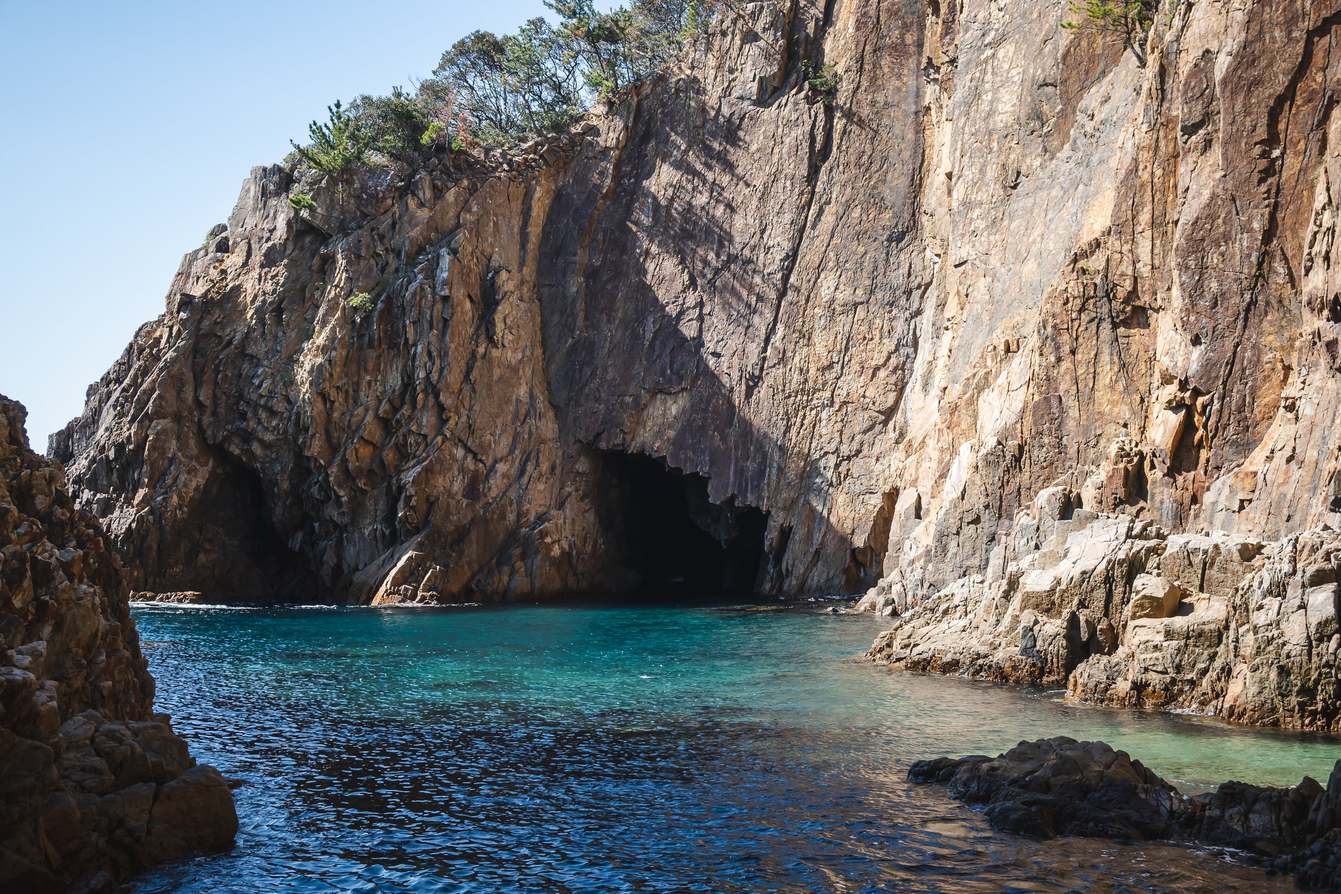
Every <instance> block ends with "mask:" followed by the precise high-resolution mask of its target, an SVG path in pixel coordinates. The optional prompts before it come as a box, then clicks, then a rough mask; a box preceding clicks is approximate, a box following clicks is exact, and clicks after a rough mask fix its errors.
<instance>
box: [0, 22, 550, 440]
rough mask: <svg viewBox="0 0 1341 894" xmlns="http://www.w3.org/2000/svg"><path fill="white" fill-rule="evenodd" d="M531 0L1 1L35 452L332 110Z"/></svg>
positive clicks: (3, 339) (5, 314) (5, 270)
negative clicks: (247, 197) (212, 233)
mask: <svg viewBox="0 0 1341 894" xmlns="http://www.w3.org/2000/svg"><path fill="white" fill-rule="evenodd" d="M543 11H544V10H543V7H542V4H541V2H540V0H489V2H483V3H478V2H460V0H436V2H430V0H388V2H373V3H369V2H367V0H363V2H358V3H355V2H348V0H290V2H286V0H271V2H262V0H232V2H230V3H226V4H212V3H200V2H194V3H187V2H183V0H175V2H166V0H130V2H121V3H110V2H104V0H96V2H95V0H85V2H69V0H23V2H20V0H0V109H2V110H3V114H4V116H5V126H4V128H3V130H4V132H5V136H4V137H3V138H0V276H3V284H2V290H0V296H3V297H0V302H2V304H0V393H3V394H5V395H8V396H9V397H12V398H16V399H18V400H21V401H23V403H24V404H26V405H27V407H28V411H29V417H28V434H29V436H30V437H31V439H32V441H33V446H34V448H36V449H37V450H44V449H45V447H46V436H47V435H48V434H49V433H50V432H51V431H53V430H55V429H57V428H60V427H61V426H62V425H64V424H65V423H66V422H67V421H68V420H69V419H70V418H71V417H73V416H75V415H77V414H78V412H79V410H80V409H81V407H82V405H83V400H84V390H85V388H86V387H87V386H88V384H89V383H90V382H93V381H94V380H95V379H97V378H98V377H100V376H101V375H102V374H103V373H104V372H105V371H106V370H107V367H109V366H110V365H111V363H112V361H113V360H115V359H116V358H117V356H118V355H119V354H120V352H121V350H122V348H124V347H125V345H126V343H127V342H129V340H130V337H131V335H132V334H134V332H135V330H136V328H137V327H138V326H139V325H140V324H141V323H143V322H144V321H145V320H148V319H151V318H153V317H155V316H157V315H158V314H159V313H161V312H162V310H163V298H164V294H165V293H166V291H167V287H168V284H169V283H170V282H171V280H172V275H173V273H175V272H176V270H177V265H178V263H179V262H180V261H181V257H182V255H183V254H184V253H186V252H187V251H188V250H190V249H192V248H195V247H197V246H198V245H199V244H200V242H201V240H202V239H203V238H204V235H205V233H206V231H207V230H208V229H209V228H210V227H211V226H212V225H214V224H215V223H218V222H219V221H222V220H224V219H225V218H226V217H227V216H228V213H229V211H231V210H232V207H233V202H234V200H235V199H236V198H237V192H238V188H239V187H240V185H241V183H242V180H243V178H244V177H245V176H246V174H247V171H248V170H249V169H250V168H251V166H252V165H256V164H265V163H269V162H273V161H278V160H280V159H281V158H283V157H284V155H285V153H286V152H288V150H289V142H288V141H289V139H290V138H294V139H297V138H299V137H301V136H303V135H304V134H305V133H306V131H307V122H308V121H310V120H311V119H312V118H314V117H317V116H319V115H323V114H325V108H326V105H327V104H328V103H330V102H331V101H333V100H335V99H345V100H348V99H350V98H352V97H354V96H356V95H358V94H360V93H380V92H385V91H387V90H389V89H390V88H391V87H392V86H394V85H397V84H401V85H407V84H408V83H409V82H410V80H411V78H416V77H422V76H424V75H426V74H427V73H428V72H430V71H432V69H433V67H434V66H435V65H436V64H437V61H438V57H439V56H440V55H441V54H442V51H443V50H444V49H446V48H447V47H448V46H450V45H451V44H452V42H453V41H455V40H456V39H457V38H458V37H460V36H462V35H464V34H466V33H468V32H470V31H473V30H475V29H476V28H487V29H490V30H494V31H508V30H511V29H513V28H515V27H516V26H517V25H518V24H519V23H521V22H522V21H523V20H525V19H527V18H529V17H531V16H534V15H539V14H541V13H542V12H543Z"/></svg>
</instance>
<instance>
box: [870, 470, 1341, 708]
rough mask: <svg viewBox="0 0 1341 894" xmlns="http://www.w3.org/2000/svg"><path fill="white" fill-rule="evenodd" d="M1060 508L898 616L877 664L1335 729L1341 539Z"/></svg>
mask: <svg viewBox="0 0 1341 894" xmlns="http://www.w3.org/2000/svg"><path fill="white" fill-rule="evenodd" d="M1069 505H1070V504H1069V500H1068V498H1067V495H1066V494H1065V493H1061V492H1058V491H1045V492H1044V493H1043V494H1042V495H1041V497H1040V499H1039V501H1038V503H1037V504H1036V506H1035V511H1034V513H1028V514H1022V515H1021V517H1020V518H1019V519H1018V520H1017V524H1016V526H1015V528H1014V530H1013V532H1012V539H1011V542H1010V546H1011V549H1009V550H1008V552H1010V553H1013V554H1017V555H1020V558H1019V559H1017V560H1015V561H1012V562H1010V563H1009V564H1008V565H1007V566H1006V567H1005V568H1004V569H993V570H989V572H988V574H987V575H985V576H984V575H978V576H974V577H966V578H962V579H960V580H959V581H956V582H955V583H954V584H951V585H950V586H949V587H947V588H946V589H945V590H943V591H942V592H941V593H939V594H937V595H936V596H934V597H932V598H931V599H928V600H927V601H925V602H924V603H922V604H921V605H919V606H917V607H915V608H913V609H910V610H908V611H907V612H906V613H904V614H903V615H901V616H900V617H899V618H898V620H897V621H896V623H895V626H894V627H893V628H892V629H891V630H889V631H887V632H886V633H884V634H882V635H881V636H880V638H879V639H877V640H876V643H875V645H874V646H873V647H872V649H871V652H870V655H871V657H872V658H874V659H875V660H876V661H879V662H881V663H885V664H889V665H892V666H896V667H900V668H906V669H910V670H918V671H932V672H938V673H957V674H964V675H967V676H972V677H978V678H981V679H989V680H999V681H1003V682H1011V683H1023V684H1033V685H1047V686H1066V687H1068V688H1069V689H1070V692H1071V694H1072V695H1073V696H1075V697H1077V698H1080V699H1083V700H1086V701H1091V702H1097V703H1100V704H1108V705H1116V706H1126V707H1141V708H1159V709H1169V710H1174V709H1176V710H1180V711H1189V712H1194V713H1199V714H1212V715H1216V716H1220V717H1223V718H1225V719H1226V720H1230V721H1234V722H1238V723H1249V724H1258V725H1268V726H1285V727H1293V728H1299V729H1321V730H1330V731H1341V684H1338V672H1339V671H1341V668H1339V667H1338V659H1339V657H1341V656H1339V655H1338V652H1339V651H1341V628H1339V627H1338V623H1337V614H1338V612H1337V607H1338V604H1341V584H1339V583H1338V580H1341V532H1337V531H1334V530H1331V529H1330V528H1318V529H1314V530H1310V531H1306V532H1302V533H1299V534H1294V535H1291V536H1289V537H1287V538H1286V539H1284V540H1282V541H1279V542H1275V543H1265V544H1264V543H1262V542H1261V541H1258V540H1255V539H1253V538H1249V537H1244V536H1241V535H1230V534H1225V533H1223V532H1221V533H1216V534H1209V535H1208V534H1167V533H1165V532H1164V531H1162V530H1160V529H1159V528H1158V527H1157V526H1155V525H1154V524H1153V523H1151V522H1149V521H1141V520H1137V519H1133V518H1132V517H1131V516H1128V515H1117V514H1099V513H1093V512H1088V511H1086V510H1074V511H1072V510H1070V509H1069V508H1068V507H1069ZM1059 516H1060V517H1059ZM1031 549H1032V551H1029V550H1031ZM878 599H879V597H878V596H874V597H872V601H878Z"/></svg>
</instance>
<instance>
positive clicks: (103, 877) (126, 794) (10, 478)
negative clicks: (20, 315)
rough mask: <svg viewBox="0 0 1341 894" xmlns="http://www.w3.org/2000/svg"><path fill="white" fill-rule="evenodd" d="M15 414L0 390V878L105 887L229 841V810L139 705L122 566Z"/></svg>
mask: <svg viewBox="0 0 1341 894" xmlns="http://www.w3.org/2000/svg"><path fill="white" fill-rule="evenodd" d="M24 415H25V414H24V411H23V408H22V407H20V406H19V405H18V404H16V403H14V402H12V401H10V400H8V399H6V398H4V397H0V557H3V561H0V889H3V890H6V891H8V890H18V891H35V892H44V891H53V892H55V891H64V890H81V891H98V890H104V889H110V888H111V887H113V886H114V885H115V884H116V882H117V881H119V880H121V879H124V878H126V877H127V876H128V875H129V874H131V873H133V872H135V871H136V870H139V869H142V868H144V867H145V866H148V865H151V864H153V863H156V862H160V861H162V860H166V859H174V858H177V857H182V856H186V855H188V854H193V853H200V852H203V851H211V850H220V849H223V848H226V847H228V846H229V845H230V844H231V843H232V840H233V836H234V834H235V833H236V831H237V814H236V811H235V809H234V807H233V800H232V797H231V795H230V794H229V792H228V788H227V786H226V785H224V784H223V780H222V777H220V776H219V775H218V773H217V771H215V770H214V769H213V768H210V767H204V766H196V765H195V762H194V760H192V758H191V756H190V754H189V752H188V750H187V747H186V743H185V742H184V741H182V739H180V738H179V737H178V736H177V735H176V734H175V733H173V731H172V727H171V725H170V723H169V722H168V719H167V718H166V717H165V716H163V715H154V714H152V713H151V707H152V702H153V692H154V684H153V679H152V678H151V677H150V676H149V672H148V669H147V664H146V662H145V660H144V656H143V655H142V653H141V651H140V645H139V638H138V636H137V635H136V632H135V626H134V624H133V623H132V621H131V619H130V613H129V609H128V599H127V595H128V590H127V586H126V579H125V577H126V576H125V572H124V569H123V568H122V566H121V563H120V561H119V559H118V558H117V557H116V555H115V553H114V552H113V551H112V549H111V547H110V545H109V544H108V543H107V541H106V539H105V537H104V536H103V534H102V532H101V531H100V530H99V528H98V526H97V524H96V523H95V522H94V520H93V519H92V518H91V517H90V516H88V515H87V514H85V513H83V512H81V511H80V510H78V509H76V508H75V507H74V504H73V501H72V500H71V499H70V497H69V495H68V494H67V493H66V491H65V488H64V482H63V480H62V477H61V472H60V468H59V467H58V466H56V465H55V464H53V463H50V462H48V461H47V460H44V459H42V458H41V457H39V456H37V455H36V454H34V453H33V452H32V451H31V450H29V448H28V443H27V437H26V435H25V433H24V430H23V422H24ZM156 819H157V821H155V820H156Z"/></svg>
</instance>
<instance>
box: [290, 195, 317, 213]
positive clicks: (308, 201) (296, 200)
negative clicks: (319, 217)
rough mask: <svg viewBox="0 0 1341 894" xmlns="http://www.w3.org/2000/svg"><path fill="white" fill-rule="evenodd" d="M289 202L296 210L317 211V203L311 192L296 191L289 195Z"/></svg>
mask: <svg viewBox="0 0 1341 894" xmlns="http://www.w3.org/2000/svg"><path fill="white" fill-rule="evenodd" d="M289 204H290V205H292V206H293V207H294V210H296V211H316V210H317V203H316V200H315V199H313V198H312V195H311V194H310V193H305V192H296V193H294V194H293V195H291V196H289Z"/></svg>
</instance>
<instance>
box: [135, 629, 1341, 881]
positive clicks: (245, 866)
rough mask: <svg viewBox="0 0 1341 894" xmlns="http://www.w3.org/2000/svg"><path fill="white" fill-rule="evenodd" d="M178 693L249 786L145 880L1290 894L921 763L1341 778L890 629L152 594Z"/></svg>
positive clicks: (170, 689) (1306, 755) (162, 655)
mask: <svg viewBox="0 0 1341 894" xmlns="http://www.w3.org/2000/svg"><path fill="white" fill-rule="evenodd" d="M136 617H137V620H138V622H139V625H140V629H141V632H142V635H143V636H144V637H145V639H146V640H147V641H151V642H152V643H153V644H154V648H152V649H151V650H150V651H149V655H150V660H151V664H152V667H153V671H154V673H155V675H156V676H157V677H158V680H159V705H160V708H161V709H163V710H167V711H168V712H169V713H171V714H172V715H173V716H174V722H175V724H176V725H177V727H178V728H179V730H180V731H181V732H182V733H183V734H184V735H186V736H187V737H188V739H189V740H190V742H191V746H192V750H193V751H194V753H195V754H196V755H197V756H198V757H199V758H200V759H201V760H203V761H208V762H211V763H214V764H215V765H217V766H218V767H219V768H220V769H221V770H222V771H223V772H224V773H225V775H228V776H235V777H240V778H242V779H244V780H245V781H246V784H245V785H244V786H243V787H242V788H240V789H239V790H238V792H237V795H238V807H239V812H240V815H241V819H242V831H241V832H240V834H239V838H238V844H237V846H236V847H235V849H234V850H233V851H232V852H231V853H229V854H226V855H221V856H216V857H209V858H202V859H197V860H193V861H190V862H187V863H183V864H178V865H176V866H171V867H167V868H163V869H160V870H157V871H155V872H154V873H152V874H150V875H148V876H146V877H144V878H143V879H142V880H140V881H139V882H138V883H137V885H136V886H135V889H134V890H136V891H138V892H143V894H148V892H169V891H173V892H207V891H208V892H248V894H250V892H254V891H284V892H309V891H311V892H334V891H340V892H351V891H352V892H358V891H367V892H449V891H555V892H567V891H571V892H578V891H582V892H587V891H609V892H620V891H677V892H678V891H684V892H699V891H702V892H762V891H816V890H819V891H845V892H846V891H886V890H895V891H907V892H923V891H925V892H932V891H945V892H961V891H962V892H977V891H982V892H988V891H991V892H997V891H1021V892H1024V891H1072V890H1074V891H1189V892H1191V891H1208V892H1209V891H1217V892H1218V891H1226V890H1230V891H1232V890H1242V891H1271V890H1282V891H1284V890H1289V888H1288V886H1286V885H1285V884H1284V883H1283V882H1279V881H1275V880H1269V879H1267V878H1265V877H1264V876H1263V875H1262V874H1261V873H1259V872H1257V871H1256V870H1253V869H1251V868H1248V867H1245V866H1242V865H1239V864H1237V863H1235V862H1233V861H1232V859H1230V858H1229V857H1227V856H1226V855H1224V854H1220V853H1215V852H1211V851H1205V850H1187V849H1182V848H1178V847H1172V846H1168V845H1152V844H1134V845H1119V844H1113V843H1111V842H1104V841H1085V840H1063V841H1053V842H1046V843H1038V842H1032V841H1027V840H1023V839H1017V838H1011V837H1007V836H1001V835H997V834H995V833H992V832H991V830H990V829H989V828H988V827H987V825H986V823H985V822H984V821H983V820H982V818H981V817H980V816H979V815H978V814H976V813H974V812H973V811H971V810H969V809H967V808H965V807H962V806H961V805H958V804H955V803H953V802H951V801H949V800H948V799H946V798H945V797H944V795H943V794H942V793H941V792H939V791H937V790H935V789H931V788H921V787H913V786H910V785H909V784H908V783H907V782H905V781H904V778H903V777H904V773H905V771H906V767H907V764H908V762H909V761H911V760H915V759H918V758H921V757H925V756H928V755H935V754H944V753H955V754H959V753H965V752H971V751H990V752H995V751H999V750H1001V749H1002V748H1004V747H1008V746H1009V745H1011V744H1014V742H1015V741H1018V740H1019V739H1021V738H1034V737H1037V736H1040V735H1054V734H1059V733H1065V734H1068V735H1073V736H1076V737H1077V738H1104V739H1106V740H1108V741H1110V742H1113V743H1114V744H1115V745H1116V746H1118V747H1124V748H1127V749H1128V750H1130V751H1132V753H1133V754H1135V755H1137V756H1138V757H1140V758H1141V759H1142V760H1144V761H1145V762H1146V763H1147V764H1149V765H1150V766H1151V767H1152V768H1154V769H1155V770H1156V771H1157V772H1160V773H1163V774H1165V775H1167V776H1169V777H1170V778H1174V779H1178V780H1180V781H1181V782H1182V783H1183V784H1185V785H1186V784H1194V785H1195V784H1207V783H1210V782H1213V781H1218V780H1220V779H1223V778H1229V777H1232V776H1237V777H1242V778H1248V779H1250V780H1251V781H1258V782H1273V783H1283V782H1294V781H1297V780H1298V778H1299V776H1300V775H1301V774H1302V773H1304V772H1311V773H1313V774H1315V775H1318V774H1322V775H1325V773H1326V771H1327V769H1328V768H1329V767H1330V763H1331V762H1332V761H1333V760H1334V759H1335V758H1336V756H1337V750H1338V749H1337V748H1336V743H1335V742H1333V741H1330V740H1324V739H1318V738H1307V737H1296V736H1279V735H1275V736H1273V735H1264V734H1253V733H1246V732H1243V731H1238V730H1232V729H1228V728H1226V727H1224V726H1221V725H1218V724H1213V723H1208V722H1206V721H1200V720H1192V719H1183V718H1168V717H1149V716H1147V717H1142V716H1139V715H1134V714H1124V713H1115V712H1109V711H1101V710H1096V709H1087V708H1080V707H1075V706H1071V705H1066V704H1062V703H1060V702H1059V701H1057V699H1056V698H1055V695H1054V696H1049V695H1047V694H1022V693H1018V692H1011V691H1007V690H1002V689H997V688H990V687H985V686H981V685H978V684H973V683H967V682H964V681H958V680H944V679H940V678H931V677H917V676H911V675H904V674H893V673H889V672H887V671H884V670H881V669H878V668H874V667H872V666H870V665H868V664H866V663H865V662H860V661H853V660H850V659H851V657H852V656H854V655H856V654H858V653H859V652H860V651H861V650H863V649H864V648H865V647H866V645H867V644H869V642H870V641H871V639H872V638H873V636H874V634H875V633H876V631H877V630H878V629H879V624H878V622H876V621H874V620H872V619H870V618H866V617H851V616H842V615H840V616H831V615H825V614H813V613H772V612H768V613H765V612H746V611H712V610H705V609H691V608H686V609H675V608H667V607H647V608H517V609H511V610H507V611H497V610H478V611H462V610H459V609H457V610H452V611H450V612H434V611H424V610H416V611H404V612H397V611H377V610H341V611H329V610H323V611H302V610H287V611H249V612H212V611H203V610H199V609H193V608H184V607H180V606H173V607H157V606H153V607H140V608H138V609H137V611H136Z"/></svg>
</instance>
